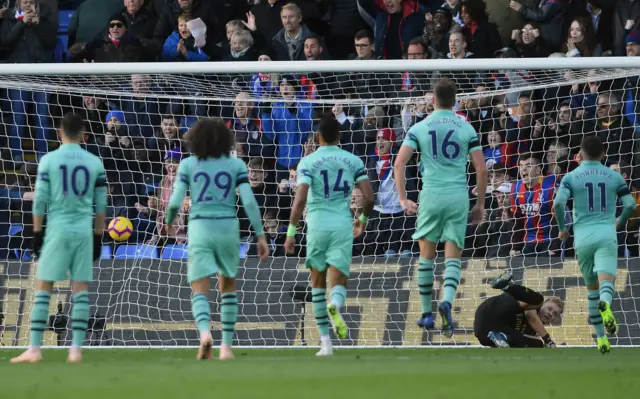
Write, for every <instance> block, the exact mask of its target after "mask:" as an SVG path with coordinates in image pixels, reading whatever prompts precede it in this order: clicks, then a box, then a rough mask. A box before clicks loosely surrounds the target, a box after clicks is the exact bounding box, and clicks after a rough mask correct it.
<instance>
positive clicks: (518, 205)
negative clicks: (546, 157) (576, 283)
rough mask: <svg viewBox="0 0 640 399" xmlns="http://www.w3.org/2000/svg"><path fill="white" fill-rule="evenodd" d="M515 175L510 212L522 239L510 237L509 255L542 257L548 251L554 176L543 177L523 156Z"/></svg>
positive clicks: (533, 162) (534, 162) (537, 164)
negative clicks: (511, 244) (516, 175)
mask: <svg viewBox="0 0 640 399" xmlns="http://www.w3.org/2000/svg"><path fill="white" fill-rule="evenodd" d="M519 173H520V180H517V181H516V182H515V184H514V185H513V191H512V192H511V207H512V208H511V209H512V212H513V215H514V217H515V218H516V222H517V223H516V226H518V225H519V224H522V225H523V230H522V231H523V232H524V237H522V239H519V238H518V237H517V236H518V234H517V235H515V236H514V241H513V242H514V244H515V245H514V246H513V251H512V254H522V255H524V256H527V255H542V256H546V255H548V251H549V250H550V249H551V247H550V245H551V227H552V223H551V220H552V213H551V208H552V206H553V197H554V196H555V190H556V176H554V175H549V176H544V177H543V176H542V168H541V166H540V161H539V160H538V159H536V158H533V157H531V156H529V155H527V154H525V155H523V156H521V157H520V162H519ZM519 242H521V243H523V244H524V245H520V244H519Z"/></svg>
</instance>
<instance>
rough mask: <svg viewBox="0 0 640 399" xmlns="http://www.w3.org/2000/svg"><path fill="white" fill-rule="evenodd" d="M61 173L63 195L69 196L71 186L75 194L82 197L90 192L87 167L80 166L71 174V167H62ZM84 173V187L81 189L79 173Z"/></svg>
mask: <svg viewBox="0 0 640 399" xmlns="http://www.w3.org/2000/svg"><path fill="white" fill-rule="evenodd" d="M60 171H61V172H62V194H64V195H67V194H69V186H71V191H73V194H74V195H76V196H78V197H82V196H84V195H86V194H87V191H89V169H87V167H86V166H83V165H79V166H76V167H75V168H73V169H72V170H71V173H69V167H68V166H67V165H60ZM80 172H82V174H83V175H84V185H83V186H82V187H80V183H79V179H78V173H80Z"/></svg>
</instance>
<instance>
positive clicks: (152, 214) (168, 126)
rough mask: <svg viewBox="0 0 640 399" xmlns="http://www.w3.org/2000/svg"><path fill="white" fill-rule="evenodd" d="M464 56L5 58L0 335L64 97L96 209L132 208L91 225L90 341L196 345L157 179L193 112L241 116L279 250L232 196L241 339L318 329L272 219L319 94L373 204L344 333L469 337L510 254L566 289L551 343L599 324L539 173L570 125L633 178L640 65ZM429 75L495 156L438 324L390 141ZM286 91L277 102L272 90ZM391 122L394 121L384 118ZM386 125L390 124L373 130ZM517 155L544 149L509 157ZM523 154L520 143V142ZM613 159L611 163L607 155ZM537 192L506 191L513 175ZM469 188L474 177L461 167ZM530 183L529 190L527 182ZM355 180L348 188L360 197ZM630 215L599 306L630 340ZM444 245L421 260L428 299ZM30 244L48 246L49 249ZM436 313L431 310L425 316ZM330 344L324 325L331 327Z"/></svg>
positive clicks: (576, 341) (566, 164)
mask: <svg viewBox="0 0 640 399" xmlns="http://www.w3.org/2000/svg"><path fill="white" fill-rule="evenodd" d="M499 67H500V66H499V65H496V70H495V71H458V72H446V71H440V72H419V71H410V72H405V73H401V72H375V73H374V72H364V73H360V72H357V73H326V72H313V71H312V72H309V73H304V74H290V73H286V72H284V71H283V72H282V73H265V74H262V73H256V74H233V73H228V74H160V75H99V76H88V75H87V76H82V75H74V76H71V75H52V76H33V75H32V76H13V75H2V76H0V89H1V90H2V93H3V96H2V98H3V99H4V101H3V103H2V107H1V110H2V122H3V124H2V127H3V128H4V130H5V134H4V135H2V136H0V140H1V141H0V146H1V150H2V172H3V173H2V183H3V186H2V187H3V189H2V196H1V197H0V200H1V201H2V202H3V205H2V206H0V213H1V214H2V215H3V216H2V218H1V220H0V256H2V259H6V260H7V261H6V262H2V263H0V315H1V316H0V333H1V334H2V339H1V341H2V343H3V344H4V345H9V346H15V345H26V344H27V338H28V326H29V317H30V306H31V298H32V293H33V290H34V278H35V277H34V276H35V269H36V267H37V266H36V265H35V264H32V262H31V253H30V251H29V246H30V238H31V235H32V227H31V224H32V221H31V201H32V199H33V194H32V192H33V182H34V178H35V173H36V170H37V161H38V159H39V157H40V156H41V155H42V154H43V153H45V152H46V151H51V150H53V149H55V148H57V146H58V145H59V143H58V141H57V139H56V135H55V129H56V127H57V126H58V125H59V121H60V118H61V117H62V115H64V113H66V112H69V111H73V112H76V113H79V114H80V115H82V116H84V117H85V118H86V120H87V134H86V143H85V147H86V149H87V150H89V151H91V152H93V153H95V154H97V155H99V156H100V157H101V158H102V159H103V162H104V164H105V168H106V170H107V174H108V176H107V177H108V181H109V207H108V220H107V222H109V220H110V219H112V218H114V217H118V216H125V217H127V218H129V219H130V220H131V221H132V223H133V226H134V233H133V235H132V236H131V238H129V239H128V240H127V241H124V242H116V241H113V240H112V239H111V238H110V237H108V236H105V239H104V244H105V247H104V248H103V249H104V251H103V257H102V258H101V259H100V260H99V261H98V262H97V263H96V274H95V280H94V282H93V283H92V285H91V290H90V294H91V304H92V307H91V314H92V315H93V317H92V319H91V321H90V330H91V331H90V334H89V336H88V339H89V341H88V342H90V343H91V344H92V345H126V346H146V345H158V346H174V345H195V344H197V342H198V337H197V332H196V330H195V328H194V326H193V321H192V316H191V307H190V293H191V291H190V287H189V285H188V283H187V281H186V267H187V264H186V251H185V245H187V244H188V242H186V240H185V232H186V227H187V220H188V213H189V201H186V202H185V204H184V206H183V209H182V212H181V216H180V217H179V222H178V227H179V228H178V234H177V237H173V238H167V237H166V231H165V230H164V226H162V224H161V223H160V221H161V220H162V216H163V213H164V209H165V207H166V204H167V200H168V193H169V194H170V191H171V182H172V180H171V179H170V178H169V177H167V175H170V174H171V173H170V172H171V168H172V166H171V165H172V162H174V161H175V160H176V158H179V157H180V156H181V155H180V154H181V153H182V155H184V153H186V152H187V151H186V148H183V144H182V142H181V140H180V138H181V137H182V135H183V134H184V133H185V132H186V131H187V130H188V129H189V127H190V126H192V125H193V124H194V123H195V122H196V121H197V120H198V119H199V118H202V117H221V118H223V119H224V120H225V121H227V122H228V125H229V126H230V127H231V129H232V131H233V132H234V134H235V135H236V141H237V144H236V155H237V156H238V157H241V158H242V159H244V160H245V161H246V162H247V164H248V166H249V171H250V183H251V185H252V187H253V189H254V192H255V194H256V197H257V199H258V202H259V204H260V206H261V211H262V215H263V219H264V223H265V228H266V230H267V232H268V233H269V237H270V240H269V241H270V246H271V252H272V253H273V254H274V257H272V258H270V260H269V261H267V262H262V263H260V262H258V260H257V259H256V258H255V256H254V255H255V243H254V241H255V240H254V238H253V237H252V235H251V231H250V228H249V223H248V221H247V220H246V216H245V215H244V212H243V211H242V210H241V209H239V211H238V217H239V218H240V219H241V229H242V233H241V236H242V246H241V249H240V250H241V257H242V261H241V264H240V268H239V272H238V293H239V302H240V308H239V322H238V325H237V329H238V331H237V334H236V344H239V345H247V346H263V345H266V346H273V345H282V346H291V345H307V344H308V345H316V344H318V343H319V338H318V333H317V331H316V328H315V319H314V317H313V314H312V311H311V306H308V305H310V304H307V302H306V300H307V299H309V298H308V297H307V295H308V290H309V288H308V270H307V269H306V268H305V267H304V256H305V245H304V235H305V228H304V226H301V227H300V233H301V238H302V240H301V241H302V245H301V246H300V247H299V248H297V250H296V254H295V256H288V257H285V256H284V250H283V246H282V244H283V242H284V232H285V226H286V224H287V223H288V217H289V211H290V208H291V205H292V199H293V195H294V194H295V179H294V175H295V173H294V172H293V171H291V168H292V167H293V166H295V164H296V163H297V161H298V160H299V158H300V157H301V156H303V155H305V154H308V153H310V152H312V151H314V149H315V147H316V143H315V142H314V139H313V134H312V132H313V131H314V127H315V124H316V123H317V121H318V119H319V117H320V116H321V115H323V114H324V113H327V112H329V113H333V114H334V115H335V116H336V118H337V119H338V120H339V121H340V123H341V124H342V129H343V136H342V142H341V143H342V146H343V148H345V149H347V150H348V151H351V152H353V153H355V154H356V155H359V156H360V157H362V159H363V161H364V162H365V164H366V165H367V168H368V170H369V174H370V177H371V179H372V181H373V182H374V188H375V190H376V196H377V203H376V208H375V213H374V215H373V217H372V218H371V221H370V223H369V225H368V228H367V231H366V232H365V234H364V236H363V238H361V239H360V240H356V243H355V244H354V249H353V255H354V258H353V262H352V267H351V276H350V283H349V291H348V297H349V298H348V300H347V304H346V309H345V311H344V315H345V319H346V321H347V324H348V325H349V327H350V333H349V337H348V339H347V340H343V341H342V342H341V343H340V344H341V345H357V346H374V345H405V346H408V345H475V344H477V340H476V338H475V337H474V333H473V320H474V313H475V310H476V308H477V306H478V305H479V304H480V303H481V302H482V301H483V300H484V299H486V298H487V297H488V296H492V295H495V294H496V292H494V291H492V290H491V289H490V287H488V286H487V280H488V279H489V278H490V277H495V276H497V275H499V274H500V273H501V271H503V270H505V269H507V268H510V269H511V270H512V271H514V275H515V280H516V281H518V282H521V283H523V284H525V285H527V286H528V287H530V288H532V289H536V290H539V291H541V292H542V293H543V294H545V295H555V296H558V297H560V298H562V299H563V300H564V301H565V312H564V316H563V318H562V321H561V322H560V323H558V325H555V326H552V327H551V328H550V331H551V335H552V337H554V339H555V341H556V342H557V343H559V344H562V343H566V344H569V345H589V344H591V343H592V342H593V338H592V331H591V328H590V326H589V325H588V321H587V301H586V292H585V288H584V282H583V281H582V279H581V277H580V270H579V267H578V265H577V262H576V260H575V258H574V255H575V251H574V250H573V243H572V241H571V240H569V241H568V242H566V243H565V244H564V245H563V244H562V243H561V242H559V241H558V240H557V239H556V237H557V232H556V228H555V221H554V219H553V217H552V215H551V207H550V201H551V198H552V195H551V194H548V193H552V191H553V187H556V186H557V184H558V182H559V181H560V179H561V177H562V175H563V174H564V173H566V172H567V171H569V170H571V169H573V168H574V167H575V166H576V162H575V159H574V157H575V155H576V154H577V150H578V146H579V143H580V140H581V139H582V138H583V137H584V136H585V135H591V134H598V135H600V136H601V137H602V138H603V139H604V141H605V143H606V144H607V159H606V161H607V163H608V164H609V165H612V167H614V168H616V167H617V168H619V169H620V170H621V171H622V172H623V173H624V174H625V175H626V177H627V178H628V181H629V184H630V187H631V188H632V191H633V193H634V195H635V193H636V189H635V187H636V183H635V178H636V177H637V176H638V174H637V172H636V171H635V166H636V164H637V163H638V162H640V158H638V157H636V156H635V152H636V151H637V148H636V147H635V130H636V128H635V126H634V125H635V123H636V116H635V115H636V110H635V109H636V98H637V90H638V87H639V85H638V77H639V76H640V70H638V69H589V70H587V69H572V70H536V71H527V70H499V69H497V68H499ZM441 77H450V78H453V79H454V80H455V81H456V83H457V84H458V87H459V90H460V93H459V102H458V104H457V106H456V109H457V111H458V112H459V113H460V114H463V115H465V116H466V117H467V119H468V120H469V121H470V122H471V123H472V124H473V126H474V127H475V128H476V130H477V131H478V133H479V135H480V136H481V139H482V144H483V147H484V154H485V159H486V162H487V166H488V167H489V168H490V182H489V186H490V192H491V194H489V195H488V202H487V222H486V223H483V224H482V225H480V226H472V225H469V226H468V228H467V237H466V242H465V251H464V253H463V256H464V258H465V260H464V261H463V274H462V281H461V284H460V287H459V289H458V295H457V298H456V301H455V304H454V319H455V321H456V331H455V334H454V336H453V338H451V339H447V338H444V337H443V336H441V335H440V333H439V331H438V330H437V329H435V330H433V331H428V332H426V331H423V330H422V329H420V328H418V327H417V326H416V324H415V321H416V320H417V319H418V318H419V317H420V314H421V310H420V301H419V294H418V287H417V265H416V263H417V256H418V248H417V246H416V244H415V243H414V242H413V240H412V239H411V234H412V233H413V231H414V226H415V222H416V221H415V219H413V218H411V217H406V216H404V215H403V214H402V212H401V208H400V206H399V202H398V198H397V195H396V194H395V191H396V190H395V186H394V185H393V176H392V171H391V170H389V169H388V167H389V164H388V163H387V164H385V159H386V158H385V156H384V155H385V154H388V153H390V154H393V153H395V151H396V150H397V148H398V147H399V145H400V144H401V141H402V139H403V137H404V136H405V134H406V132H407V131H408V129H409V128H410V127H411V126H412V125H413V124H415V123H416V122H419V121H420V120H422V119H424V118H425V117H426V116H427V115H428V114H429V113H430V112H431V111H432V109H433V108H432V98H431V97H432V94H431V87H432V85H433V84H434V83H435V82H437V81H438V79H440V78H441ZM283 104H285V105H283ZM385 129H391V130H389V131H387V130H385ZM388 138H391V143H387V142H386V140H385V139H388ZM525 154H529V155H532V156H533V157H535V158H536V159H538V161H539V167H538V168H536V167H535V165H534V168H533V169H531V170H528V172H525V175H523V174H522V168H521V166H522V165H521V162H520V161H521V159H524V158H522V157H523V155H525ZM525 158H526V157H525ZM417 161H418V158H416V159H414V160H413V161H412V162H411V163H410V164H409V170H408V179H409V180H408V186H407V187H408V189H409V196H410V197H411V198H415V199H417V194H418V190H419V189H420V182H419V176H420V171H419V168H418V165H417ZM614 165H615V166H614ZM523 178H524V179H525V180H527V179H530V180H531V181H532V183H533V185H534V186H535V184H537V183H538V182H540V187H543V189H542V192H543V194H542V195H539V194H537V195H533V194H531V195H530V193H534V192H535V193H539V191H535V190H533V191H531V192H526V190H525V192H524V194H523V195H519V194H518V192H517V193H516V194H515V195H514V194H513V191H514V190H519V188H518V187H519V184H520V183H519V181H520V180H521V179H523ZM469 185H470V197H471V200H472V201H474V200H475V192H474V190H473V188H474V186H475V176H474V173H473V170H472V168H470V169H469ZM530 197H531V198H530ZM360 206H361V198H360V197H359V195H358V192H357V190H356V192H355V194H354V196H353V197H352V210H353V213H354V215H357V214H358V212H360V208H359V207H360ZM638 229H639V226H638V224H637V221H636V219H635V216H634V218H633V219H632V220H631V222H630V223H629V224H628V226H626V227H625V228H624V229H623V230H622V231H621V232H620V234H619V237H618V238H619V246H620V251H619V256H620V258H621V259H620V260H619V274H618V279H617V282H616V290H617V293H616V296H615V300H614V304H613V309H614V311H615V313H616V316H617V318H618V323H619V325H620V326H621V331H620V333H619V337H618V338H617V339H616V340H615V342H614V343H618V344H621V345H637V344H640V322H639V320H638V307H639V306H640V274H639V273H638V270H639V269H638V266H637V265H636V263H635V261H636V260H637V258H638V248H639V247H638ZM443 261H444V256H443V254H441V255H440V256H439V257H438V261H437V262H436V266H435V273H436V282H435V286H434V294H433V298H434V309H435V303H436V302H435V301H436V300H437V299H439V298H440V295H441V286H442V279H443V273H444V270H443V269H444V265H443ZM42 262H46V259H43V260H42ZM216 295H217V294H213V296H212V298H211V301H212V304H213V306H212V309H213V312H214V315H213V320H214V326H213V327H214V338H215V339H216V342H218V340H219V339H220V335H219V331H220V328H219V327H220V325H219V314H218V307H217V303H218V297H217V296H216ZM69 299H70V288H69V284H68V283H61V284H59V285H57V286H56V291H55V293H54V299H53V300H52V302H51V312H50V313H51V315H52V316H55V317H54V318H52V320H51V331H49V332H48V333H47V335H46V340H45V344H50V345H57V344H60V345H64V344H69V343H70V331H69V330H67V328H66V327H65V326H66V322H67V321H68V318H67V316H68V315H69V309H70V304H69ZM438 325H439V323H438ZM335 344H338V342H337V341H336V342H335Z"/></svg>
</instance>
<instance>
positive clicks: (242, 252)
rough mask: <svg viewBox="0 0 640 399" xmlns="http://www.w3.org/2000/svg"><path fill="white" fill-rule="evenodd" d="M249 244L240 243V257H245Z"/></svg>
mask: <svg viewBox="0 0 640 399" xmlns="http://www.w3.org/2000/svg"><path fill="white" fill-rule="evenodd" d="M249 245H251V244H247V243H243V244H240V259H244V258H246V257H247V251H248V250H249Z"/></svg>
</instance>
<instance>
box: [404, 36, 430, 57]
mask: <svg viewBox="0 0 640 399" xmlns="http://www.w3.org/2000/svg"><path fill="white" fill-rule="evenodd" d="M415 45H419V46H422V49H423V50H424V52H425V54H428V53H429V51H428V50H429V48H428V46H427V43H425V42H424V40H422V37H414V38H413V39H411V41H409V44H407V49H408V48H409V46H415Z"/></svg>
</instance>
